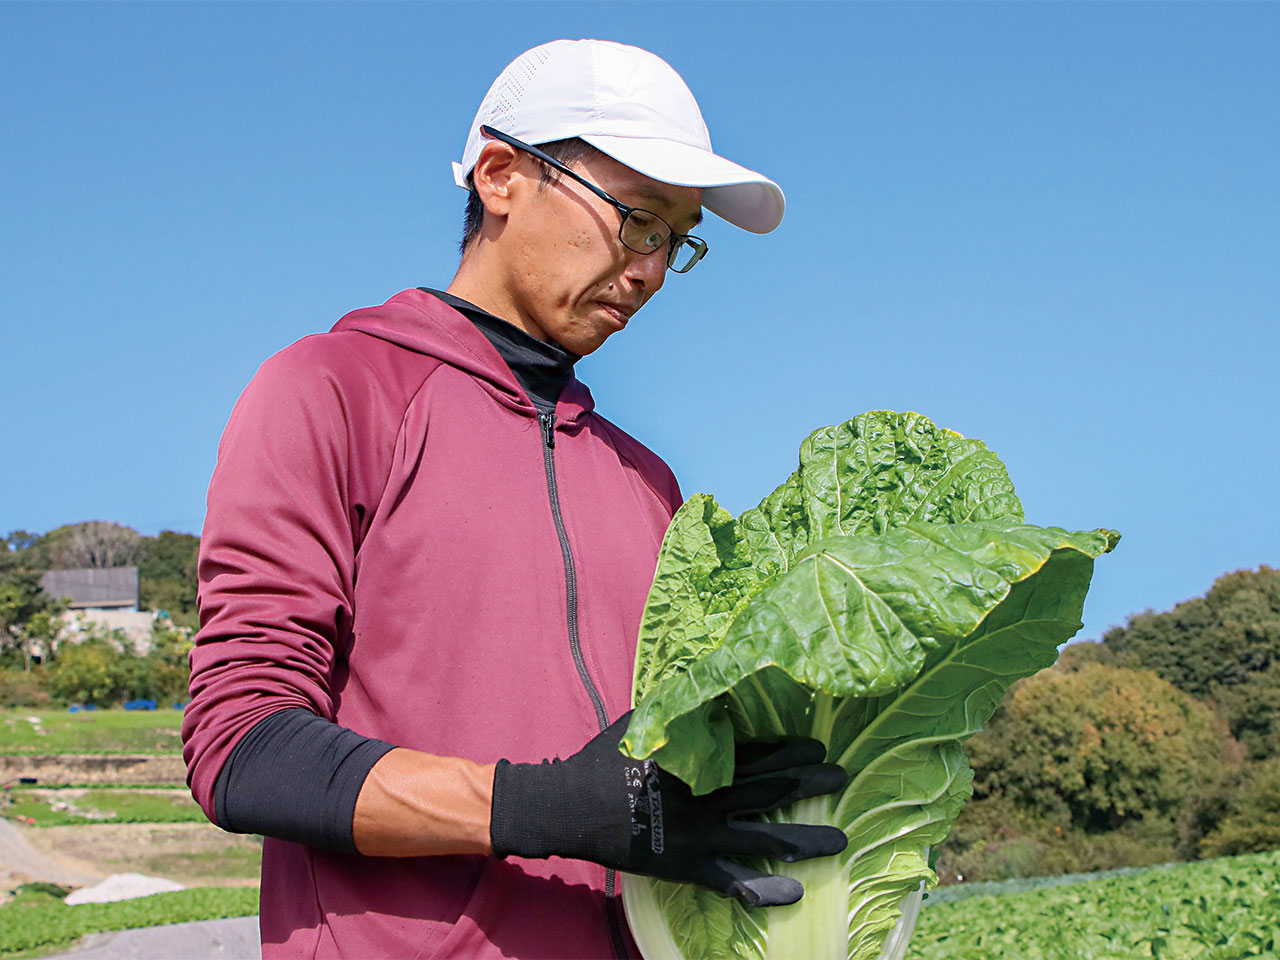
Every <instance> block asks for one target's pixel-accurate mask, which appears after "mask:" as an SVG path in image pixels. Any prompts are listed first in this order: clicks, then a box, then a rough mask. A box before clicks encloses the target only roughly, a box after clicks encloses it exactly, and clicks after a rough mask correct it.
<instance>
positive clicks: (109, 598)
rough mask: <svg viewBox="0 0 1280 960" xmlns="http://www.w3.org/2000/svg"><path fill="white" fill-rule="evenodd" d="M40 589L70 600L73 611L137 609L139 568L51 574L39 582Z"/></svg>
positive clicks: (95, 569)
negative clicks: (91, 608)
mask: <svg viewBox="0 0 1280 960" xmlns="http://www.w3.org/2000/svg"><path fill="white" fill-rule="evenodd" d="M40 587H41V589H42V590H44V592H45V593H47V594H49V595H50V596H52V597H70V598H71V608H72V609H73V610H74V609H84V608H89V607H101V608H121V607H132V608H134V609H137V607H138V603H139V596H138V568H137V567H103V568H95V567H88V568H85V569H81V570H50V571H49V572H48V573H46V574H45V575H44V576H43V577H41V578H40Z"/></svg>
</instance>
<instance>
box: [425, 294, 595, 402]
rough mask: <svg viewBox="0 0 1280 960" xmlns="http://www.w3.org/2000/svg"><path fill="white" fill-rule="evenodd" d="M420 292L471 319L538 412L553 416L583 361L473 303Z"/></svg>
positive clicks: (556, 345)
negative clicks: (565, 386) (577, 364)
mask: <svg viewBox="0 0 1280 960" xmlns="http://www.w3.org/2000/svg"><path fill="white" fill-rule="evenodd" d="M418 289H420V290H422V291H424V292H426V293H429V294H431V295H432V296H433V297H436V298H437V299H439V300H440V301H441V302H443V303H445V304H447V305H449V306H450V307H452V308H453V309H454V310H457V311H458V312H459V313H460V314H462V315H463V316H464V317H466V318H467V319H468V320H470V321H471V322H472V323H474V324H475V325H476V328H477V329H478V330H479V331H480V332H481V333H483V334H484V335H485V337H486V338H487V339H488V341H489V342H490V343H491V344H493V348H494V349H495V350H497V351H498V355H499V356H500V357H502V359H503V360H504V361H506V364H507V366H508V367H510V368H511V372H512V373H514V374H515V376H516V379H517V380H518V381H519V382H520V386H521V387H523V388H524V392H525V393H527V394H528V395H529V399H530V400H532V401H533V405H534V406H535V407H536V408H537V410H538V412H539V413H552V412H554V411H555V408H556V402H557V401H558V400H559V399H560V391H561V390H563V389H564V385H565V384H566V383H568V382H569V378H570V377H572V376H573V365H574V364H575V363H577V362H578V360H580V359H581V358H580V357H579V356H578V355H577V354H576V353H570V352H569V351H568V350H566V349H565V348H564V347H562V346H560V344H558V343H553V342H551V341H549V340H539V339H538V338H537V337H533V336H530V335H529V334H527V333H525V332H524V331H523V330H521V329H520V328H519V327H517V326H516V325H515V324H513V323H509V322H508V321H506V320H503V319H502V318H501V317H496V316H494V315H493V314H492V313H489V312H488V311H487V310H482V309H481V308H480V307H477V306H476V305H475V304H474V303H470V302H468V301H466V300H463V299H462V298H461V297H455V296H454V295H453V294H451V293H445V292H444V291H442V290H432V289H431V288H429V287H419V288H418Z"/></svg>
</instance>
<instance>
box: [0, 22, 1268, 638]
mask: <svg viewBox="0 0 1280 960" xmlns="http://www.w3.org/2000/svg"><path fill="white" fill-rule="evenodd" d="M562 36H567V37H599V38H604V39H612V40H619V41H623V42H628V43H634V44H637V45H640V46H643V47H646V48H648V49H650V50H653V51H654V52H656V53H658V54H659V55H661V56H663V57H664V58H665V59H667V60H668V62H670V63H671V64H672V65H673V66H674V67H675V68H676V69H677V70H679V71H680V73H681V74H682V75H683V76H684V78H685V80H686V81H687V82H688V84H689V86H690V88H691V89H692V90H693V91H694V93H695V94H696V95H697V97H698V99H699V102H700V103H701V105H702V109H703V113H704V116H705V117H706V119H707V122H708V125H709V127H710V129H711V133H712V138H713V141H714V143H715V145H716V147H717V149H718V150H719V151H720V152H722V153H724V154H725V155H727V156H730V157H732V158H734V159H737V160H739V161H740V162H743V163H745V164H747V165H748V166H752V167H754V168H756V169H759V170H762V171H764V172H765V173H767V174H769V175H770V176H772V177H773V178H774V179H776V180H777V181H778V182H779V183H780V184H781V185H782V187H783V189H784V190H785V191H786V193H787V198H788V212H787V216H786V219H785V220H784V221H783V224H782V226H781V227H780V228H779V229H778V230H777V231H775V232H774V233H773V234H770V235H769V236H765V237H757V236H752V235H748V234H744V233H741V232H738V231H735V230H734V229H733V228H732V227H730V226H728V225H727V224H725V223H723V222H722V221H718V220H717V219H716V218H714V217H711V218H709V222H708V224H707V225H706V227H705V229H703V230H701V231H700V233H701V234H702V235H703V236H704V237H705V238H706V239H707V240H708V241H709V242H710V244H711V248H712V249H711V253H710V254H709V255H708V257H707V259H706V260H705V261H704V263H703V264H701V265H700V266H699V267H698V268H697V270H695V271H694V272H693V273H691V274H689V275H687V276H680V277H672V278H671V280H670V281H669V282H668V284H667V285H666V287H665V288H664V290H663V291H662V293H661V294H660V295H659V296H658V297H657V298H655V300H654V301H653V302H652V303H651V304H649V305H648V306H647V307H646V308H645V310H644V312H642V313H641V314H639V315H638V316H637V318H636V320H635V321H634V322H633V323H632V324H631V325H630V326H629V327H628V329H627V330H626V331H625V332H624V333H623V334H620V335H619V336H617V337H615V338H613V339H611V340H610V341H609V343H608V344H606V346H605V347H604V348H603V349H602V350H601V351H600V352H598V353H597V354H595V355H593V356H591V357H589V358H587V359H586V360H584V361H583V362H582V363H581V364H580V366H579V374H580V376H581V378H582V379H583V380H584V381H585V382H586V383H588V384H589V385H590V387H591V388H592V391H593V393H594V394H595V396H596V400H597V404H598V406H599V408H600V410H601V411H602V412H603V413H605V414H606V415H608V416H610V417H611V418H612V419H613V420H615V421H616V422H618V423H619V424H620V425H621V426H623V427H624V428H626V429H628V430H629V431H631V432H632V433H634V434H636V435H637V436H639V437H640V438H641V439H643V440H644V441H645V442H647V443H648V444H649V445H650V446H651V447H653V448H654V449H656V450H657V451H658V452H660V453H661V454H663V455H664V456H665V457H666V458H667V460H668V461H669V462H670V463H671V464H672V466H673V467H674V468H675V470H676V473H677V475H678V476H679V477H680V478H681V482H682V485H683V487H684V489H685V492H686V494H687V493H692V492H694V491H699V490H701V491H707V492H710V493H714V494H716V496H717V497H718V498H719V499H720V501H721V503H723V504H724V505H725V506H726V507H728V508H729V509H730V510H732V511H733V512H738V511H740V510H742V509H745V508H746V507H748V506H751V505H753V504H754V503H755V502H756V501H758V500H759V499H760V497H762V496H763V495H764V494H766V493H768V492H769V491H770V490H771V489H772V488H773V487H774V485H776V483H778V482H779V481H780V480H781V479H782V478H783V477H784V476H785V475H786V474H787V473H788V472H789V471H790V470H791V469H792V468H793V466H794V462H795V455H796V448H797V446H798V444H799V442H800V440H801V439H803V437H804V436H805V435H806V434H807V433H808V432H809V431H811V430H812V429H814V428H816V427H818V426H821V425H824V424H828V423H833V422H837V421H840V420H844V419H847V418H848V417H851V416H853V415H855V414H857V413H860V412H862V411H864V410H870V409H898V410H915V411H919V412H921V413H924V414H926V415H928V416H929V417H931V418H932V419H933V420H934V421H935V422H936V423H938V424H940V425H942V426H947V427H950V428H952V429H955V430H958V431H960V432H961V433H964V434H967V435H969V436H974V437H978V438H980V439H982V440H984V441H986V442H987V444H988V445H990V446H991V447H992V448H993V449H994V450H996V451H997V453H999V454H1000V456H1001V457H1002V458H1003V459H1004V461H1005V463H1006V464H1007V466H1008V468H1009V471H1010V473H1011V475H1012V477H1013V479H1014V482H1015V483H1016V485H1017V487H1018V492H1019V494H1020V495H1021V497H1022V499H1023V502H1024V504H1025V506H1026V510H1027V515H1028V518H1029V519H1030V520H1031V521H1033V522H1037V523H1042V524H1053V525H1058V526H1066V527H1073V528H1092V527H1095V526H1109V527H1113V528H1116V529H1119V530H1121V531H1123V533H1124V536H1125V539H1124V541H1123V542H1122V544H1121V545H1120V547H1119V549H1118V550H1117V552H1116V553H1115V554H1114V555H1112V556H1109V557H1106V558H1104V559H1103V560H1102V561H1100V562H1099V564H1098V567H1097V570H1096V573H1095V577H1094V588H1093V591H1092V593H1091V595H1090V600H1089V603H1088V606H1087V607H1086V611H1085V620H1086V623H1085V630H1084V631H1083V632H1082V634H1081V636H1082V637H1090V636H1094V637H1096V636H1098V635H1100V633H1101V632H1102V631H1104V630H1105V629H1106V628H1107V627H1108V626H1110V625H1113V624H1118V623H1122V622H1123V621H1124V619H1125V617H1126V616H1127V615H1128V614H1129V613H1131V612H1135V611H1139V610H1142V609H1146V608H1156V609H1163V608H1167V607H1169V606H1171V605H1172V604H1173V603H1175V602H1177V601H1179V600H1182V599H1185V598H1187V597H1190V596H1193V595H1196V594H1198V593H1201V592H1203V590H1204V589H1206V588H1207V587H1208V586H1209V584H1210V583H1211V582H1212V580H1213V578H1214V577H1215V576H1217V575H1218V574H1220V573H1223V572H1225V571H1227V570H1232V569H1238V568H1241V567H1256V566H1257V565H1258V564H1261V563H1268V564H1271V565H1273V566H1274V565H1280V509H1277V503H1276V498H1277V490H1278V489H1280V469H1278V465H1280V454H1278V453H1277V448H1278V447H1280V444H1278V443H1277V440H1276V436H1277V429H1276V426H1277V417H1276V414H1277V409H1278V405H1277V403H1276V397H1275V387H1274V384H1275V379H1276V378H1275V375H1274V368H1275V367H1276V364H1277V360H1278V359H1280V350H1278V349H1277V348H1278V347H1280V334H1278V333H1277V320H1278V319H1280V317H1278V316H1277V314H1278V313H1280V308H1278V307H1277V304H1278V303H1280V289H1277V288H1278V287H1280V268H1278V267H1277V264H1280V228H1278V226H1277V225H1278V224H1280V193H1278V192H1277V173H1278V172H1280V111H1278V110H1277V109H1276V104H1277V103H1280V57H1277V56H1276V50H1277V49H1280V5H1276V4H1191V3H1180V4H1155V3H1152V4H1147V3H1143V4H1098V3H1090V4H1040V3H1037V4H993V3H987V4H967V3H949V4H927V3H916V4H880V3H875V4H872V3H868V4H840V3H815V4H807V3H785V4H774V3H751V4H735V3H696V2H681V3H673V4H667V3H644V4H631V3H610V4H554V3H537V4H533V3H529V4H504V3H473V4H448V3H433V4H387V5H383V4H354V5H345V4H324V5H312V4H280V5H274V4H254V5H241V4H174V5H164V4H139V5H131V4H110V5H107V4H91V5H79V4H32V5H27V4H13V3H9V4H2V5H0V91H2V92H3V96H0V122H2V123H3V127H2V129H3V135H2V137H0V357H2V358H3V367H4V379H5V384H6V386H7V388H8V389H7V401H6V403H5V406H4V412H5V416H4V418H3V422H4V424H5V427H6V430H5V436H6V441H7V442H6V443H5V457H4V460H5V464H4V469H3V470H2V471H0V531H8V530H13V529H19V528H21V529H27V530H34V531H43V530H47V529H50V528H52V527H54V526H58V525H60V524H63V523H69V522H74V521H79V520H88V519H106V520H113V521H116V522H119V523H124V524H128V525H130V526H133V527H134V528H136V529H138V530H139V531H141V532H143V533H147V534H154V533H156V532H158V531H160V530H161V529H166V528H167V529H176V530H182V531H187V532H193V533H198V532H199V528H200V525H201V522H202V519H203V514H204V493H205V487H206V485H207V483H208V478H209V474H210V472H211V470H212V468H213V465H214V459H215V453H216V445H217V441H218V436H219V434H220V432H221V430H222V427H223V425H224V424H225V422H226V418H227V416H228V414H229V413H230V410H231V407H232V404H233V403H234V402H235V398H236V396H237V395H238V393H239V392H240V390H241V389H242V388H243V387H244V385H245V383H246V382H247V381H248V380H249V378H250V377H251V376H252V375H253V372H254V370H255V369H256V368H257V366H258V364H259V363H260V362H261V361H262V360H263V359H265V358H266V357H267V356H269V355H270V354H272V353H273V352H275V351H276V350H279V349H280V348H282V347H284V346H285V345H287V344H289V343H290V342H292V341H294V340H296V339H298V338H299V337H302V336H304V335H306V334H308V333H311V332H314V331H318V330H323V329H327V328H328V327H329V326H331V325H332V324H333V322H334V321H335V320H337V319H338V317H340V316H341V315H342V314H343V313H345V312H346V311H347V310H350V309H353V308H355V307H358V306H364V305H368V304H372V303H378V302H381V301H383V300H385V299H386V298H387V297H389V296H391V295H392V294H394V293H395V292H397V291H398V290H400V289H402V288H405V287H411V286H418V285H428V286H430V285H439V286H445V285H447V283H448V282H449V280H450V278H451V277H452V274H453V270H454V268H455V266H456V262H457V255H456V242H457V234H458V228H459V224H460V220H461V208H462V201H463V196H464V195H463V194H462V192H461V191H460V190H458V189H457V188H456V187H454V186H453V183H452V179H451V175H450V170H449V162H450V161H451V160H454V159H457V158H458V156H459V155H460V154H461V152H462V147H463V143H464V141H465V138H466V132H467V127H468V125H469V123H470V121H471V118H472V116H473V115H474V113H475V110H476V107H477V106H478V104H479V101H480V98H481V97H482V96H483V94H484V92H485V90H486V89H487V87H488V85H489V83H490V82H491V81H492V79H493V77H494V76H495V75H496V74H497V73H498V71H499V70H501V69H502V67H503V66H504V65H505V64H506V63H507V62H509V61H510V60H511V59H512V58H513V57H514V56H515V55H516V54H518V53H520V52H521V51H522V50H525V49H527V48H528V47H531V46H533V45H535V44H537V43H541V42H543V41H546V40H551V39H555V38H557V37H562Z"/></svg>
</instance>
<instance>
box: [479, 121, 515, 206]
mask: <svg viewBox="0 0 1280 960" xmlns="http://www.w3.org/2000/svg"><path fill="white" fill-rule="evenodd" d="M520 160H521V157H520V152H519V151H518V150H516V149H515V147H512V146H510V145H508V144H505V143H501V142H499V141H497V140H491V141H489V142H488V143H486V144H485V145H484V149H482V150H481V151H480V156H479V158H478V159H477V160H476V165H475V167H474V168H473V169H472V171H471V182H472V183H473V184H475V188H476V193H477V194H479V196H480V202H481V203H483V204H484V209H485V212H486V213H488V214H491V215H493V216H495V217H505V216H506V215H507V214H508V213H510V212H511V193H512V189H513V187H514V186H515V183H514V181H515V180H517V179H518V178H519V176H520V172H519V169H518V168H519V166H520Z"/></svg>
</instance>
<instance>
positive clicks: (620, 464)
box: [183, 290, 680, 958]
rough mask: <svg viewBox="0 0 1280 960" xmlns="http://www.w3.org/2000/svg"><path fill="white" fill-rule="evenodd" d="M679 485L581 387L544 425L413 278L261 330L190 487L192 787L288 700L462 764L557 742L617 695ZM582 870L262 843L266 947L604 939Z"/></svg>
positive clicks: (205, 787) (360, 949)
mask: <svg viewBox="0 0 1280 960" xmlns="http://www.w3.org/2000/svg"><path fill="white" fill-rule="evenodd" d="M548 440H550V443H548V442H547V441H548ZM553 494H554V497H553ZM679 503H680V493H679V489H678V488H677V486H676V482H675V478H674V477H673V476H672V474H671V471H670V470H669V469H668V468H667V467H666V465H665V464H664V463H662V461H661V460H659V459H658V458H657V457H656V456H655V455H654V454H653V453H651V452H650V451H649V450H647V449H646V448H645V447H644V446H642V445H641V444H639V443H638V442H636V441H635V440H634V439H632V438H631V437H629V436H628V435H627V434H625V433H623V432H622V431H621V430H619V429H618V428H617V427H615V426H614V425H613V424H611V423H609V422H608V421H607V420H605V419H604V418H603V417H601V416H599V415H598V414H596V413H595V412H594V410H593V403H592V400H591V395H590V393H589V392H588V391H587V389H586V387H585V386H583V385H582V384H581V383H580V382H578V381H577V380H576V379H571V380H570V381H569V382H568V384H567V385H566V386H565V389H564V391H563V393H562V394H561V397H560V402H559V405H558V407H557V409H556V413H555V418H554V428H553V429H552V424H551V423H546V424H542V423H540V421H539V419H538V417H537V412H536V410H535V408H534V406H533V404H532V402H531V401H530V400H529V398H528V397H527V396H526V395H525V393H524V391H523V390H522V389H521V388H520V386H519V384H518V382H517V380H516V378H515V377H514V375H513V374H512V373H511V371H510V369H509V368H508V367H507V365H506V364H505V363H504V362H503V360H502V359H501V358H500V357H499V355H498V353H497V351H496V350H495V349H494V348H493V346H492V345H491V344H490V343H489V341H488V340H487V339H486V338H485V336H484V335H483V334H482V333H481V332H480V331H478V330H477V329H476V328H475V327H474V326H473V325H472V323H471V322H470V321H469V320H467V319H466V318H464V317H463V316H462V315H460V314H459V313H457V312H455V311H454V310H453V309H451V308H450V307H448V306H446V305H445V304H443V303H442V302H440V301H439V300H438V299H436V298H435V297H433V296H431V295H430V294H429V293H426V292H424V291H420V290H407V291H404V292H402V293H400V294H397V295H396V296H395V297H392V298H391V300H389V301H388V302H387V303H385V304H383V305H382V306H380V307H371V308H368V309H364V310H356V311H354V312H352V313H350V314H348V315H347V316H345V317H343V318H342V320H340V321H339V322H338V323H337V324H336V325H335V326H334V328H333V330H331V331H330V332H329V333H326V334H318V335H316V336H312V337H307V338H306V339H304V340H301V341H299V342H298V343H295V344H293V345H292V346H291V347H288V348H287V349H285V350H283V351H281V352H280V353H279V354H277V355H276V356H274V357H272V358H271V359H270V360H268V361H267V362H266V363H265V364H263V366H262V368H261V369H260V370H259V371H258V373H257V375H256V376H255V377H254V379H253V381H252V382H251V383H250V384H249V386H248V388H246V390H245V392H244V394H243V395H242V396H241V398H240V400H239V402H238V403H237V404H236V408H235V411H234V412H233V413H232V415H231V419H230V422H229V423H228V424H227V429H226V432H225V433H224V435H223V438H222V443H221V445H220V447H219V451H218V465H217V468H216V469H215V471H214V474H213V480H212V482H211V483H210V487H209V506H208V514H207V517H206V520H205V527H204V536H203V539H202V542H201V550H200V621H201V629H200V633H199V634H198V636H197V638H196V647H195V649H194V650H193V651H192V654H191V668H192V680H191V692H192V701H191V704H190V706H189V707H188V708H187V712H186V718H185V720H184V723H183V737H184V743H185V747H184V757H185V758H186V761H187V767H188V780H189V783H190V784H191V788H192V792H193V793H194V794H195V797H196V799H197V800H198V801H199V803H200V804H201V806H202V807H203V808H204V810H205V813H206V814H207V815H208V816H209V817H210V819H211V820H212V819H214V807H213V790H214V784H215V782H216V780H217V777H218V773H219V771H220V770H221V768H222V765H223V763H224V762H225V761H226V759H227V757H228V756H229V755H230V754H231V752H232V750H233V749H234V748H235V746H236V744H237V743H238V742H239V740H240V738H241V737H242V736H243V735H244V734H245V733H246V732H248V731H249V730H250V729H251V728H252V727H253V726H254V725H255V724H257V723H258V722H259V721H261V720H262V719H264V718H265V717H267V716H269V715H270V714H272V713H275V712H276V711H279V710H283V709H287V708H291V707H303V708H306V709H308V710H311V711H314V712H315V713H317V714H318V715H320V716H322V717H325V718H328V719H330V720H333V721H335V722H336V723H338V724H340V725H342V726H344V727H347V728H349V729H351V730H354V731H356V732H357V733H359V734H362V735H365V736H369V737H377V738H380V739H382V740H386V741H387V742H389V743H393V744H397V745H400V746H405V747H410V748H412V749H415V750H422V751H425V752H428V753H434V754H440V755H446V756H459V757H467V758H469V759H472V760H475V761H478V762H481V763H493V762H494V761H496V760H498V759H500V758H504V757H505V758H507V759H509V760H512V761H517V762H518V761H538V760H541V759H543V758H545V757H552V756H561V757H565V756H569V755H570V754H572V753H575V752H576V751H577V750H578V749H579V748H581V747H582V745H583V744H584V743H586V741H587V740H589V739H590V738H591V737H592V736H593V735H594V734H595V733H596V732H597V731H598V730H599V729H600V720H601V717H602V716H603V717H604V718H606V719H608V720H611V719H613V718H616V717H617V716H618V715H619V714H621V713H622V712H623V711H624V710H626V709H627V707H628V706H629V702H630V684H631V674H632V664H633V660H634V654H635V640H636V633H637V630H638V626H639V618H640V611H641V608H642V607H643V604H644V599H645V596H646V594H647V592H648V589H649V585H650V582H651V580H652V577H653V569H654V563H655V560H656V557H657V553H658V547H659V545H660V543H661V540H662V536H663V533H664V532H665V530H666V527H667V524H668V522H669V520H670V518H671V515H672V514H673V513H674V511H675V509H676V507H677V506H678V505H679ZM557 521H559V522H557ZM280 802H281V803H288V797H281V799H280ZM604 876H605V871H604V869H603V868H602V867H598V866H596V865H594V864H589V863H584V862H580V861H572V860H560V859H554V858H553V859H551V860H547V861H540V860H520V859H517V858H510V859H508V860H505V861H504V860H496V859H494V858H485V857H475V856H455V857H424V858H412V859H410V858H373V857H361V856H358V855H348V854H339V853H330V852H326V851H322V850H318V849H316V848H313V847H308V846H304V845H301V844H296V843H290V842H287V841H282V840H275V839H267V840H266V842H265V845H264V850H263V866H262V903H261V928H262V941H263V955H264V957H266V958H271V957H284V956H291V957H292V956H303V957H338V956H343V957H362V958H363V957H422V958H426V957H499V956H503V957H551V956H555V957H607V956H612V955H613V952H614V951H613V947H612V946H611V945H610V939H609V931H608V926H607V924H606V901H605V897H604V894H603V887H604Z"/></svg>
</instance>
